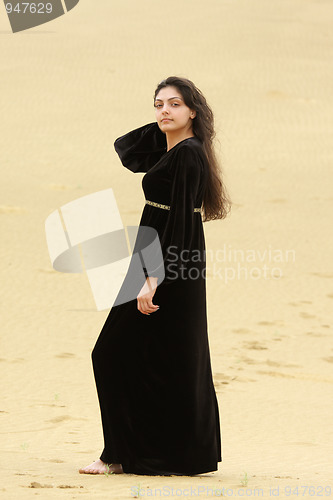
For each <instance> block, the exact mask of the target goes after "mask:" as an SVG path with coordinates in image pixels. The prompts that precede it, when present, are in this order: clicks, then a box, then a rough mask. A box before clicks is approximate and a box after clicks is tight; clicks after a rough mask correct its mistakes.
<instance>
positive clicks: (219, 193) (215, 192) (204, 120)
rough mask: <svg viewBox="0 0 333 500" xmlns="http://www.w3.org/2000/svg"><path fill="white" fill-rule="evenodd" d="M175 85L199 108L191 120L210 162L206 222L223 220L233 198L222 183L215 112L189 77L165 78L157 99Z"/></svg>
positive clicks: (192, 107) (193, 106) (158, 88)
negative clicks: (215, 145) (214, 142)
mask: <svg viewBox="0 0 333 500" xmlns="http://www.w3.org/2000/svg"><path fill="white" fill-rule="evenodd" d="M169 86H170V87H171V86H172V87H176V89H177V90H178V91H179V92H180V94H181V95H182V97H183V99H184V102H185V104H186V106H187V107H189V108H190V109H193V110H195V111H196V116H195V118H194V119H193V120H192V127H193V133H194V135H195V136H196V137H198V139H199V140H200V141H201V142H202V145H203V150H204V152H205V154H206V158H207V161H208V165H209V169H208V181H207V185H206V190H205V192H204V194H203V222H207V221H210V220H215V219H224V218H225V217H226V216H227V214H228V213H229V211H230V209H231V205H232V201H231V199H230V197H229V195H228V192H227V189H226V187H225V185H224V182H223V179H222V177H223V174H222V170H221V167H220V166H219V163H218V161H217V159H216V155H215V151H214V145H213V140H214V138H215V135H216V133H215V130H214V115H213V112H212V110H211V108H210V106H209V105H208V104H207V101H206V99H205V97H204V96H203V94H202V92H201V91H200V90H199V89H198V88H197V87H196V86H195V85H194V83H193V82H191V81H190V80H188V79H187V78H181V77H177V76H169V77H168V78H166V79H165V80H162V81H161V82H160V83H159V84H158V86H157V88H156V90H155V94H154V101H155V99H156V96H157V94H158V93H159V91H160V90H161V89H162V88H164V87H169Z"/></svg>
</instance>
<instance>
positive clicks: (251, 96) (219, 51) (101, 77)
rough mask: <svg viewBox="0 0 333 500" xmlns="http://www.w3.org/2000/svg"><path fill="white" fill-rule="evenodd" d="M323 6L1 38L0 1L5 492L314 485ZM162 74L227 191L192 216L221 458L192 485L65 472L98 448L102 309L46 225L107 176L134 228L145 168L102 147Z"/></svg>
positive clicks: (328, 397)
mask: <svg viewBox="0 0 333 500" xmlns="http://www.w3.org/2000/svg"><path fill="white" fill-rule="evenodd" d="M332 15H333V6H332V3H331V2H329V1H328V0H327V1H325V0H293V1H290V0H280V1H279V2H268V1H266V0H252V1H251V2H249V1H248V0H233V1H231V0H219V1H213V0H207V1H205V2H199V1H198V0H191V1H189V0H185V1H183V2H176V1H174V0H170V1H169V2H156V1H153V0H147V1H146V2H144V3H142V2H140V3H139V2H136V1H134V0H122V1H119V0H117V1H113V2H109V1H107V0H98V2H84V1H81V2H79V4H78V5H77V6H76V7H75V8H74V9H73V10H72V11H70V12H69V13H67V14H66V15H64V16H62V17H59V18H58V19H55V20H54V21H52V22H50V23H47V24H44V25H41V26H38V27H36V28H33V29H30V30H27V31H23V32H20V33H15V34H13V33H12V32H11V28H10V25H9V22H8V19H7V17H6V14H5V11H4V10H3V11H2V15H1V16H0V37H1V79H0V91H1V135H0V142H1V148H0V158H1V184H0V189H1V200H0V223H1V243H0V245H1V260H0V269H1V283H2V286H1V292H2V294H1V327H2V328H1V330H2V335H1V338H2V340H1V367H2V375H1V380H2V384H1V386H2V409H1V412H2V415H1V416H2V421H3V426H2V429H1V433H2V436H1V438H2V439H1V449H2V454H1V455H2V465H1V476H2V478H1V486H0V492H1V493H0V495H1V498H4V499H9V500H11V499H15V500H16V499H17V498H20V499H25V498H32V495H39V497H40V498H43V499H44V498H45V499H48V498H55V497H56V498H62V497H63V498H81V497H82V498H93V499H95V498H100V499H108V498H110V499H111V498H112V499H117V498H121V499H123V498H132V497H133V496H134V495H135V494H137V496H139V497H147V496H156V497H158V496H172V495H173V496H178V497H185V496H199V494H200V498H212V497H214V496H221V495H222V494H224V496H225V497H230V496H234V497H235V496H237V495H238V496H240V495H242V494H243V496H245V495H246V496H260V497H261V498H271V497H272V496H276V497H279V498H281V497H287V496H289V497H291V498H295V497H296V496H297V493H298V495H299V496H302V498H310V497H311V498H313V497H314V496H315V497H317V496H327V495H328V493H329V490H328V489H325V488H328V487H330V485H332V477H333V475H332V469H331V468H330V463H331V462H332V455H333V453H332V452H333V450H332V425H331V415H332V399H333V398H332V394H333V393H332V383H333V374H332V362H333V352H332V341H331V336H332V332H331V325H332V299H333V285H332V278H333V270H332V258H331V257H332V231H331V224H330V222H331V219H332V204H333V196H332V188H331V183H330V181H331V180H332V171H331V168H332V160H333V155H332V149H331V146H332V124H333V123H332V119H333V111H332V110H333V106H332V99H333V97H332V90H331V88H332V87H331V82H332V77H333V67H332V56H333V54H332V47H333V32H332V29H331V27H332ZM172 74H176V75H180V76H185V77H187V78H190V79H191V80H193V81H194V82H195V83H196V85H197V86H198V87H199V88H200V89H201V90H202V91H203V92H204V94H205V96H206V97H207V100H208V102H209V103H210V104H211V106H212V108H213V110H214V112H215V117H216V130H217V138H218V141H219V142H218V143H217V152H218V156H219V158H220V161H221V163H222V165H223V169H224V175H225V182H226V184H227V186H228V189H229V192H230V195H231V197H232V199H233V201H234V206H233V209H232V212H231V213H230V215H229V216H228V218H227V219H225V220H218V221H211V222H208V223H205V224H204V230H205V236H206V246H207V250H209V251H210V252H211V258H210V260H208V261H207V271H208V272H207V300H208V322H209V323H208V326H209V341H210V349H211V359H212V369H213V377H214V383H215V387H216V392H217V397H218V402H219V408H220V421H221V431H222V455H223V462H222V463H220V464H219V470H218V471H216V472H213V473H209V474H203V475H201V476H197V477H192V478H189V477H176V476H173V477H169V478H165V477H159V476H157V477H147V476H136V475H127V474H123V475H116V476H115V475H113V476H109V477H107V476H104V475H99V476H92V475H80V474H79V473H78V469H79V468H80V467H83V466H85V465H87V464H89V463H91V462H92V461H93V460H96V459H97V458H98V457H99V455H100V453H101V451H102V448H103V437H102V427H101V422H100V413H99V406H98V400H97V394H96V389H95V382H94V379H93V372H92V365H91V357H90V356H91V350H92V348H93V346H94V344H95V341H96V339H97V337H98V334H99V332H100V329H101V328H102V325H103V324H104V321H105V319H106V317H107V315H108V310H103V311H97V309H96V305H95V302H94V299H93V295H92V292H91V289H90V287H89V283H88V280H87V276H86V275H85V274H65V273H60V272H57V271H55V270H54V269H53V268H52V265H51V262H50V257H49V254H48V249H47V245H46V238H45V230H44V224H45V220H46V218H47V217H48V216H49V214H50V213H51V212H53V211H54V210H56V209H58V208H59V207H61V206H62V205H64V204H65V203H68V202H70V201H72V200H75V199H77V198H79V197H81V196H84V195H87V194H90V193H94V192H97V191H100V190H103V189H107V188H109V187H111V188H112V189H113V191H114V194H115V197H116V200H117V204H118V207H119V211H120V213H121V217H122V221H123V224H124V226H127V225H135V224H138V222H139V220H140V215H141V211H142V208H143V203H144V196H143V192H142V190H141V179H142V175H143V174H132V173H131V172H129V171H127V170H126V169H125V168H123V167H122V166H121V164H120V162H119V159H118V157H117V155H116V153H115V151H114V149H113V141H114V140H115V138H116V137H119V136H120V135H122V134H124V133H126V132H127V131H129V130H131V129H134V128H136V127H139V126H141V125H144V124H146V123H149V122H151V121H154V119H155V116H154V109H153V106H152V95H153V92H154V89H155V86H156V84H157V83H158V82H159V81H160V80H162V79H163V78H164V77H166V76H169V75H172ZM138 488H140V489H138ZM158 488H160V489H161V491H160V492H159V490H158ZM172 488H173V490H172ZM223 488H224V490H223ZM297 488H298V490H297ZM311 488H312V489H311ZM32 489H33V491H32Z"/></svg>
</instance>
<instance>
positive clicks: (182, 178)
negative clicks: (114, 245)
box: [147, 143, 204, 284]
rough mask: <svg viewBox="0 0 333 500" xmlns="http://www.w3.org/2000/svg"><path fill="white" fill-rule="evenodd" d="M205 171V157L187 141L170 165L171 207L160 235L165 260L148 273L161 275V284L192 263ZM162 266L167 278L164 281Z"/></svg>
mask: <svg viewBox="0 0 333 500" xmlns="http://www.w3.org/2000/svg"><path fill="white" fill-rule="evenodd" d="M203 171H204V168H203V160H202V156H201V155H200V153H199V152H198V150H197V149H196V148H193V147H191V146H190V145H188V144H186V143H184V144H183V145H181V146H180V147H179V149H178V150H177V151H176V152H175V156H174V158H173V161H172V164H171V166H170V172H171V176H172V186H171V202H170V210H169V214H168V219H167V223H166V226H165V229H164V231H163V234H162V235H161V236H160V243H161V248H162V254H163V262H161V263H160V265H159V266H158V267H157V268H155V269H147V273H148V275H149V276H156V277H158V278H159V280H158V284H160V282H161V281H163V283H164V284H168V283H172V282H173V281H174V280H175V279H178V278H180V277H181V276H182V274H184V272H185V271H186V269H188V268H189V266H191V262H190V260H191V255H190V250H191V243H192V239H193V233H194V230H195V227H197V223H196V218H197V217H201V214H200V212H199V213H197V212H194V208H195V207H196V204H195V203H196V199H197V198H198V193H199V188H200V183H201V182H202V180H203ZM199 206H200V205H199ZM153 261H154V259H152V262H153ZM163 266H164V272H165V277H164V279H163V280H161V279H160V276H161V270H163ZM162 275H163V272H162Z"/></svg>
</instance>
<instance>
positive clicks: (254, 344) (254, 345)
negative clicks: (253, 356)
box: [243, 340, 268, 351]
mask: <svg viewBox="0 0 333 500" xmlns="http://www.w3.org/2000/svg"><path fill="white" fill-rule="evenodd" d="M243 344H244V346H245V349H256V350H257V351H262V350H267V349H268V347H264V346H263V345H261V344H259V342H257V341H256V340H254V341H252V342H243Z"/></svg>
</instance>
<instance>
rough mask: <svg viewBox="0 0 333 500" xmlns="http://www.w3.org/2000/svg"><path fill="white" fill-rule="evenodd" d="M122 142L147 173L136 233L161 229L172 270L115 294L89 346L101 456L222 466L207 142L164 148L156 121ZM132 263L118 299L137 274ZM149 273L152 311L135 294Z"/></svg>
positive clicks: (126, 161) (139, 466)
mask: <svg viewBox="0 0 333 500" xmlns="http://www.w3.org/2000/svg"><path fill="white" fill-rule="evenodd" d="M115 149H116V151H117V153H118V155H119V157H120V159H121V161H122V163H123V165H124V166H125V167H126V168H128V169H129V170H131V171H133V172H146V174H145V175H144V177H143V179H142V186H143V191H144V194H145V198H146V204H145V206H144V209H143V212H142V217H141V220H140V226H139V232H140V228H141V226H149V227H151V228H154V229H155V230H156V231H157V233H158V236H159V240H160V245H161V246H160V249H162V254H163V262H162V268H163V271H164V273H165V277H164V279H162V278H161V273H160V270H161V266H159V269H158V270H157V271H156V269H155V267H156V262H155V264H154V265H152V267H154V269H149V265H148V268H147V266H144V272H145V275H143V280H141V281H140V282H139V284H138V283H137V282H136V284H135V279H133V282H132V283H133V287H134V288H135V287H136V288H135V290H134V292H135V294H134V297H135V298H132V299H131V300H128V301H126V302H125V301H123V302H122V301H120V303H119V304H118V305H116V304H117V299H116V301H115V303H114V305H113V307H112V308H111V310H110V313H109V315H108V317H107V319H106V321H105V324H104V326H103V328H102V331H101V333H100V335H99V337H98V339H97V342H96V344H95V347H94V349H93V351H92V362H93V369H94V376H95V381H96V387H97V393H98V398H99V403H100V410H101V418H102V425H103V434H104V450H103V452H102V454H101V456H100V459H101V460H103V461H104V462H106V463H120V464H122V467H123V471H124V472H125V473H133V474H147V475H170V474H176V475H194V474H200V473H205V472H211V471H216V470H218V465H217V462H221V461H222V458H221V435H220V422H219V410H218V403H217V399H216V394H215V389H214V385H213V380H212V371H211V361H210V350H209V342H208V335H207V316H206V281H205V267H206V263H205V238H204V233H203V224H202V218H201V213H200V211H199V209H200V207H201V204H202V199H203V192H204V189H205V183H206V181H207V172H208V170H207V168H208V166H207V163H206V159H205V158H206V157H205V155H204V152H203V148H202V143H201V142H200V141H199V139H198V138H197V137H191V138H187V139H185V140H183V141H181V142H179V143H178V144H176V145H175V146H174V147H173V148H171V149H170V150H169V151H167V147H166V138H165V135H164V134H163V133H162V132H161V131H160V129H159V127H158V125H157V123H156V122H154V123H150V124H148V125H144V126H143V127H140V128H138V129H136V130H133V131H131V132H129V133H128V134H126V135H124V136H122V137H120V138H119V139H117V140H116V142H115ZM195 209H196V210H195ZM139 232H138V236H137V240H136V245H135V249H134V251H135V250H136V249H137V248H138V247H139V246H140V245H139V244H138V241H139V239H140V233H139ZM171 247H172V250H170V249H171ZM141 249H142V248H141ZM134 251H133V255H134ZM182 251H183V252H182ZM175 255H177V257H176V259H175ZM132 259H133V256H132ZM152 262H154V260H153V261H152ZM131 263H132V260H131ZM131 263H130V266H129V270H128V272H127V275H126V277H125V280H124V282H123V285H122V287H121V289H120V291H119V294H118V298H119V297H120V296H121V295H122V293H123V291H124V287H127V291H128V286H131V279H132V278H131V276H132V277H133V276H136V275H135V272H134V273H133V272H132V271H131ZM164 273H163V274H164ZM163 274H162V275H163ZM147 275H149V276H156V277H158V278H159V279H158V286H157V289H156V291H155V294H154V297H153V303H154V304H156V305H159V306H160V309H159V310H157V311H156V312H153V313H151V314H150V315H145V314H142V313H141V312H140V311H139V310H138V308H137V299H136V296H137V294H138V293H139V291H140V289H141V287H142V285H143V283H144V281H145V276H147ZM133 287H132V288H133ZM134 288H133V289H134Z"/></svg>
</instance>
